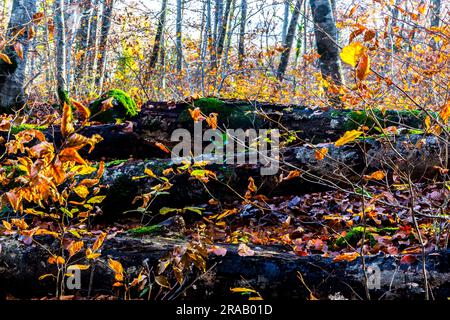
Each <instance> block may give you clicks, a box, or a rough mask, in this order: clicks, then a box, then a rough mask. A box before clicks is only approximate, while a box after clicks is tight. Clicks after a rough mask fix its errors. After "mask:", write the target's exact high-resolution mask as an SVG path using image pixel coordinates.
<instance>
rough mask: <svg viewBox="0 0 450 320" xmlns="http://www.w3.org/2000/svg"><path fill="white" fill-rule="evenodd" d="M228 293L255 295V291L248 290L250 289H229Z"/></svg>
mask: <svg viewBox="0 0 450 320" xmlns="http://www.w3.org/2000/svg"><path fill="white" fill-rule="evenodd" d="M230 291H231V292H233V293H245V292H252V293H256V291H255V290H253V289H250V288H230Z"/></svg>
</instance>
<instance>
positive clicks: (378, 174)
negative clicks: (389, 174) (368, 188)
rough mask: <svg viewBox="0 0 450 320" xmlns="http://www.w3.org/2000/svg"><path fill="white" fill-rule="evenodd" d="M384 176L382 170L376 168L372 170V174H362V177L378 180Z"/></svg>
mask: <svg viewBox="0 0 450 320" xmlns="http://www.w3.org/2000/svg"><path fill="white" fill-rule="evenodd" d="M385 176H386V174H385V173H384V172H383V171H381V170H378V171H375V172H372V174H370V175H364V179H366V180H378V181H380V180H383V179H384V177H385Z"/></svg>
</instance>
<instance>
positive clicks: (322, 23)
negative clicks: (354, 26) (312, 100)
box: [309, 0, 343, 106]
mask: <svg viewBox="0 0 450 320" xmlns="http://www.w3.org/2000/svg"><path fill="white" fill-rule="evenodd" d="M309 3H310V6H311V13H312V16H313V21H314V33H315V36H316V46H317V53H318V54H319V55H320V58H319V64H320V71H321V73H322V77H323V78H324V79H326V80H331V81H332V82H333V83H334V84H335V85H337V86H341V85H342V84H343V78H342V74H341V63H340V60H339V47H338V46H337V44H336V37H337V29H336V24H335V21H334V19H333V12H332V10H331V4H330V0H310V2H309ZM325 90H326V88H325ZM329 100H330V102H331V104H332V105H335V106H341V105H342V102H341V100H340V98H339V96H338V95H336V94H331V93H329Z"/></svg>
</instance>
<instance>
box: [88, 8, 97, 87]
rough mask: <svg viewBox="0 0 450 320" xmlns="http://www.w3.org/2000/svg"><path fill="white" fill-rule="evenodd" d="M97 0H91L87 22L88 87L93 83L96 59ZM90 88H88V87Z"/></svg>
mask: <svg viewBox="0 0 450 320" xmlns="http://www.w3.org/2000/svg"><path fill="white" fill-rule="evenodd" d="M99 12H100V10H99V0H92V14H91V16H90V22H89V39H88V52H87V55H86V60H87V68H86V69H87V76H88V79H89V84H90V85H89V87H90V86H91V85H92V84H93V81H94V79H95V61H96V60H97V59H96V57H97V27H98V19H99ZM88 90H90V88H88Z"/></svg>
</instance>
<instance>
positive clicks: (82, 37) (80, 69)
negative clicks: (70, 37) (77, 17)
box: [75, 0, 91, 84]
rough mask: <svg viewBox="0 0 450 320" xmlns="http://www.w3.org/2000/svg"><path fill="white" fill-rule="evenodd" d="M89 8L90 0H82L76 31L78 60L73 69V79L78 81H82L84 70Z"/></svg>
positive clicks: (87, 40) (87, 41)
mask: <svg viewBox="0 0 450 320" xmlns="http://www.w3.org/2000/svg"><path fill="white" fill-rule="evenodd" d="M90 10H91V3H90V0H84V1H83V3H82V11H83V16H82V18H81V22H80V31H79V32H78V35H77V38H78V41H77V48H76V50H77V53H78V54H77V56H78V60H77V61H76V70H75V80H76V81H77V82H78V84H79V83H80V82H82V79H83V75H84V71H85V63H86V55H87V49H88V43H89V11H90Z"/></svg>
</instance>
